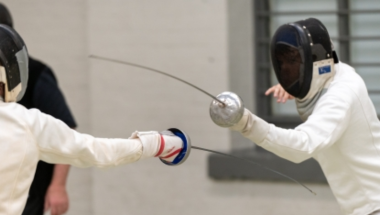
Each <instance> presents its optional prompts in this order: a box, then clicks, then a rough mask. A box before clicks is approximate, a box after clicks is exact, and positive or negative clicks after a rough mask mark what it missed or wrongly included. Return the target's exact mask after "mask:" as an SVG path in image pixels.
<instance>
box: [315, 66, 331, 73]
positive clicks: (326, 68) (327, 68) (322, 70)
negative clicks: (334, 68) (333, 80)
mask: <svg viewBox="0 0 380 215" xmlns="http://www.w3.org/2000/svg"><path fill="white" fill-rule="evenodd" d="M318 72H319V74H320V75H322V74H325V73H330V72H331V66H330V65H327V66H322V67H319V68H318Z"/></svg>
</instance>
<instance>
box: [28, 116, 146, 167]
mask: <svg viewBox="0 0 380 215" xmlns="http://www.w3.org/2000/svg"><path fill="white" fill-rule="evenodd" d="M27 117H28V118H27V120H28V124H29V129H30V131H31V133H32V135H33V136H34V137H35V142H36V146H37V148H38V150H39V152H40V159H41V160H44V161H46V162H49V163H60V164H70V165H74V166H77V167H88V166H97V167H112V166H117V165H121V164H125V163H131V162H135V161H137V160H139V159H140V158H141V157H142V155H143V145H142V142H141V141H140V139H138V138H135V139H107V138H95V137H93V136H91V135H87V134H81V133H79V132H77V131H75V130H72V129H70V128H69V127H68V126H67V125H66V124H64V123H63V122H62V121H60V120H57V119H55V118H53V117H51V116H49V115H46V114H44V113H41V112H40V111H38V110H36V109H34V110H30V113H28V114H27Z"/></svg>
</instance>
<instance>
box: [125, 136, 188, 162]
mask: <svg viewBox="0 0 380 215" xmlns="http://www.w3.org/2000/svg"><path fill="white" fill-rule="evenodd" d="M173 132H174V133H173ZM130 138H139V139H140V140H141V143H142V145H143V152H142V156H141V158H140V159H143V158H146V157H159V158H160V159H161V161H163V162H164V163H165V164H168V165H177V164H180V163H182V162H183V161H184V160H185V159H186V158H187V156H188V154H189V152H190V145H189V144H190V140H189V138H188V137H187V136H186V134H184V133H183V132H181V131H180V130H178V129H169V130H165V131H162V132H160V133H159V132H156V131H147V132H138V131H136V132H134V133H133V134H132V136H131V137H130Z"/></svg>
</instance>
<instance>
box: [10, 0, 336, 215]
mask: <svg viewBox="0 0 380 215" xmlns="http://www.w3.org/2000/svg"><path fill="white" fill-rule="evenodd" d="M4 3H5V4H6V5H7V6H8V7H9V9H10V10H11V11H12V13H13V17H14V21H15V28H16V29H17V30H18V31H19V32H20V34H21V35H22V37H23V38H24V39H25V42H26V43H27V46H28V49H29V52H30V53H31V55H32V56H34V57H35V58H37V59H41V60H43V61H44V62H46V63H48V64H49V65H50V66H51V67H52V68H53V69H54V71H55V73H56V75H57V77H58V79H59V84H60V87H61V89H62V90H63V91H64V94H65V96H66V99H67V101H68V103H69V104H70V106H71V108H72V111H73V113H74V115H75V117H76V119H77V122H78V125H79V127H78V130H79V131H81V132H86V133H91V134H93V135H95V136H99V137H121V138H127V137H128V136H129V135H130V133H131V132H133V131H135V130H141V131H143V130H163V129H166V128H169V127H178V128H181V129H183V130H185V131H187V132H188V133H189V135H190V136H191V139H192V142H193V144H194V145H197V146H201V147H206V148H210V149H215V150H220V151H229V150H231V149H232V148H239V147H241V146H242V145H244V144H248V145H249V144H250V143H248V142H246V143H241V142H240V140H241V139H240V140H239V139H235V138H239V137H236V136H235V137H234V136H231V134H230V132H229V131H228V130H226V129H222V128H219V127H217V126H215V125H213V123H212V122H211V120H210V119H209V116H208V105H209V103H210V102H211V101H210V99H209V98H208V97H207V96H205V95H203V94H201V93H200V92H198V91H195V90H194V89H192V88H190V87H189V86H186V85H183V84H181V83H179V82H177V81H175V80H173V79H170V78H168V77H164V76H161V75H159V74H154V73H151V72H149V71H144V70H141V69H137V68H132V67H127V66H124V65H117V64H113V63H109V62H104V61H99V60H94V59H88V55H89V54H96V55H101V56H106V57H111V58H115V59H120V60H127V61H130V62H134V63H138V64H142V65H145V66H149V67H153V68H156V69H160V70H163V71H166V72H168V73H170V74H173V75H176V76H178V77H181V78H183V79H185V80H187V81H189V82H191V83H193V84H195V85H197V86H199V87H201V88H203V89H205V90H207V91H209V92H210V93H212V94H218V93H220V92H222V91H226V90H233V91H235V92H237V93H239V94H240V95H241V96H242V97H243V99H244V101H246V105H247V107H249V108H253V106H254V103H253V102H254V100H253V89H254V86H253V85H252V84H251V82H250V81H249V80H252V79H253V74H252V68H253V64H252V59H253V50H252V48H251V47H252V42H251V40H250V39H251V37H252V26H251V22H252V21H251V17H252V14H251V12H252V11H251V9H252V7H251V2H250V1H248V0H241V1H232V0H230V1H221V0H192V1H185V0H180V1H173V0H160V1H156V0H123V1H122V0H108V1H101V0H87V1H84V0H82V1H77V0H66V1H49V0H33V1H31V0H19V1H14V0H8V1H4ZM231 140H232V141H231ZM232 142H233V144H231V143H232ZM207 156H208V154H207V153H204V152H201V151H195V150H194V151H193V152H192V154H191V156H190V157H189V159H188V161H187V162H186V163H184V164H183V165H181V166H179V167H168V166H165V165H164V164H162V163H160V161H158V159H149V160H144V161H141V162H137V163H135V164H132V165H127V166H123V167H119V168H114V169H109V170H98V169H92V168H89V169H77V168H72V169H71V172H70V177H69V183H68V189H69V194H70V200H71V201H70V204H71V208H70V211H69V213H68V214H69V215H74V214H81V215H90V214H95V215H98V214H99V215H100V214H102V215H103V214H134V215H135V214H139V215H140V214H141V215H144V214H146V215H148V214H168V215H171V214H172V215H174V214H205V215H206V214H220V215H222V214H252V213H257V214H268V215H269V214H284V215H286V214H320V212H321V211H320V209H321V208H323V214H337V213H338V211H339V208H338V206H337V204H336V201H335V199H334V198H333V196H332V194H331V192H330V190H329V188H328V187H327V186H324V185H310V187H311V188H312V189H314V190H315V191H316V192H317V193H318V195H317V196H313V195H311V194H310V193H308V192H307V191H306V190H304V189H303V188H301V187H300V186H298V185H294V184H291V183H284V184H282V183H270V182H249V181H245V182H241V181H222V182H220V181H213V180H210V179H209V178H208V176H207Z"/></svg>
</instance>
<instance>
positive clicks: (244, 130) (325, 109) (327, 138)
mask: <svg viewBox="0 0 380 215" xmlns="http://www.w3.org/2000/svg"><path fill="white" fill-rule="evenodd" d="M349 117H350V104H348V103H347V100H345V99H343V98H340V97H336V96H332V95H325V96H324V97H323V99H321V101H319V102H318V104H317V106H316V107H315V109H314V112H313V114H312V115H311V116H310V117H309V119H308V120H307V121H306V122H305V123H303V124H301V125H299V126H298V127H296V128H295V129H283V128H279V127H276V126H274V125H273V124H269V123H267V122H266V121H264V120H262V119H261V118H259V117H257V116H256V115H254V114H252V113H251V112H249V111H248V110H245V113H244V116H243V118H242V119H241V120H240V121H239V123H237V124H236V125H234V126H233V127H231V129H232V130H236V131H239V132H241V134H242V135H243V136H245V137H246V138H248V139H250V140H252V141H253V142H255V143H256V144H257V145H259V146H261V147H263V148H265V149H267V150H268V151H271V152H273V153H275V154H277V155H278V156H280V157H283V158H285V159H288V160H290V161H293V162H296V163H299V162H302V161H304V160H306V159H308V158H310V157H313V156H314V155H315V154H316V153H317V152H318V151H320V150H323V149H324V148H327V147H329V146H331V145H332V144H333V143H334V142H335V141H336V140H337V139H338V138H339V137H340V136H341V135H342V133H343V132H344V131H345V129H346V127H347V125H348V120H349Z"/></svg>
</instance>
